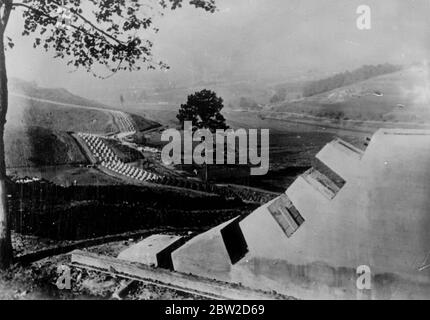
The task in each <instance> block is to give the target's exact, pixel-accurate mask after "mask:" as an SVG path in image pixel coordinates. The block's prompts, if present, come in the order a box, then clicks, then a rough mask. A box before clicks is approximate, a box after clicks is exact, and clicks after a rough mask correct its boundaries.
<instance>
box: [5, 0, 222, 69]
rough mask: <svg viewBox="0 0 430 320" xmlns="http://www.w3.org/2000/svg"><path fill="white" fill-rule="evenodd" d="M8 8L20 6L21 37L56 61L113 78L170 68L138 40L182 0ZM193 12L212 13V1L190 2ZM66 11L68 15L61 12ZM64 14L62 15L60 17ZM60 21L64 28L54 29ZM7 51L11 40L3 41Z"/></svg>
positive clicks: (75, 0) (53, 1)
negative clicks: (117, 74)
mask: <svg viewBox="0 0 430 320" xmlns="http://www.w3.org/2000/svg"><path fill="white" fill-rule="evenodd" d="M4 2H5V3H6V5H7V4H8V3H9V5H10V9H11V10H15V9H18V8H22V9H24V10H22V16H23V18H24V30H23V32H22V35H23V36H29V35H31V34H36V36H35V38H34V43H33V46H34V47H35V48H36V47H41V48H43V49H45V50H46V51H49V50H52V51H53V52H54V53H55V57H56V58H63V59H66V60H67V64H68V65H71V66H74V67H76V68H78V67H83V68H84V69H86V70H87V71H89V72H91V73H93V74H94V75H96V76H99V77H100V73H101V72H95V71H94V67H95V66H97V65H99V66H103V67H106V68H107V71H108V74H109V75H111V74H113V73H115V72H117V71H119V70H140V69H141V68H142V67H146V68H148V69H155V68H168V66H167V64H165V63H164V62H162V61H158V60H156V59H154V57H153V55H152V47H153V42H152V41H151V40H149V39H146V38H144V37H142V33H139V31H148V32H149V31H153V32H154V33H156V32H158V28H157V27H156V26H155V25H154V17H155V16H156V15H157V14H160V15H162V14H163V9H172V10H175V9H177V8H179V7H181V6H182V4H183V2H186V1H185V0H147V1H141V0H86V1H83V0H22V1H20V2H19V3H13V2H12V1H8V0H5V1H4ZM188 3H189V4H190V5H192V6H194V7H196V8H201V9H203V10H206V11H208V12H214V11H215V10H216V7H215V0H188ZM61 8H64V10H67V12H69V13H70V19H69V20H70V21H64V20H65V18H68V16H64V12H65V11H63V13H62V12H61V10H60V11H59V9H61ZM59 15H63V17H61V16H60V17H59ZM59 19H60V20H62V22H63V23H66V22H67V23H66V24H65V27H63V28H61V27H58V26H59V24H58V22H59ZM7 43H8V45H9V47H13V45H14V43H13V39H11V38H7Z"/></svg>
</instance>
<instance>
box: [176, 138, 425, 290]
mask: <svg viewBox="0 0 430 320" xmlns="http://www.w3.org/2000/svg"><path fill="white" fill-rule="evenodd" d="M337 147H338V144H337V143H336V145H333V143H331V144H329V145H328V146H327V147H325V148H324V149H323V150H322V151H321V153H320V154H319V155H318V156H317V157H319V158H320V159H321V160H324V159H326V160H327V161H326V162H325V164H326V165H328V166H329V167H330V166H332V167H333V168H332V169H333V170H334V171H335V172H336V173H338V174H339V175H341V176H342V178H343V179H344V180H345V181H346V183H345V185H344V186H343V187H342V188H341V189H340V190H338V191H337V193H336V194H335V196H334V197H333V198H332V199H330V198H328V197H327V196H325V195H324V193H323V192H321V190H320V189H319V188H316V187H315V185H312V184H310V183H309V182H308V181H307V180H306V179H304V178H303V177H299V178H298V179H297V180H296V181H295V182H294V183H293V184H292V185H291V186H290V187H289V188H288V190H287V191H286V195H287V197H288V198H289V199H290V200H291V202H292V203H293V205H294V207H295V208H296V209H297V210H298V211H299V213H300V214H301V216H302V217H303V219H304V220H305V221H304V223H303V224H302V225H301V226H300V227H299V228H298V229H297V231H296V232H295V233H294V234H292V235H291V236H290V237H287V236H286V234H285V233H284V232H283V230H282V229H281V228H280V226H279V225H278V223H277V222H276V220H275V219H274V218H273V216H272V215H271V214H270V212H269V211H268V209H267V207H268V205H270V203H271V202H270V203H268V204H265V205H263V206H261V207H260V208H258V209H257V210H256V211H254V212H253V213H251V214H250V215H249V216H248V217H246V218H245V219H243V220H242V221H240V223H239V225H240V227H241V230H242V233H243V236H244V238H245V240H246V244H247V246H248V250H249V252H248V253H247V254H246V256H245V257H244V258H243V259H241V260H240V261H239V262H238V263H236V264H234V265H228V264H227V262H228V259H226V258H225V257H224V258H223V259H218V258H215V257H216V256H221V255H222V254H223V253H222V252H223V251H225V248H224V247H223V243H222V242H221V240H220V236H219V227H217V228H215V229H213V230H210V231H209V232H207V233H204V234H202V235H199V236H197V237H196V238H194V239H193V243H192V246H191V245H190V246H188V247H183V248H181V249H179V250H180V251H177V252H175V255H174V257H173V261H174V265H175V269H176V270H178V271H183V272H192V273H193V272H196V273H197V272H198V274H199V275H203V276H208V277H214V278H219V279H229V280H230V281H234V282H241V283H243V284H246V285H248V286H250V287H255V288H261V289H266V290H276V291H279V292H283V293H286V294H289V295H296V296H298V297H302V298H357V297H362V294H363V293H362V292H361V291H360V292H359V291H357V289H356V279H357V275H356V268H357V267H358V266H360V265H368V266H369V267H370V269H371V272H372V276H373V278H372V290H371V291H369V292H368V293H367V295H365V296H366V297H370V298H430V286H429V285H430V267H429V268H426V267H425V266H426V265H427V264H430V258H429V253H430V232H429V230H430V197H429V195H430V131H416V130H380V131H378V132H377V133H376V134H375V135H374V137H373V138H372V140H371V142H370V144H369V147H368V149H367V150H366V152H365V153H364V155H358V154H357V155H358V156H354V153H352V154H351V153H350V154H348V152H342V151H339V149H338V148H337ZM333 150H336V152H335V154H334V155H335V156H334V155H333V157H331V156H329V151H330V152H332V151H333ZM206 249H207V250H206ZM197 253H198V254H197ZM426 259H428V261H426ZM178 260H180V261H182V262H183V263H179V264H176V263H175V261H178ZM219 261H222V263H221V262H219ZM187 262H188V263H187ZM218 262H219V264H218ZM221 266H222V267H221ZM420 270H421V271H420ZM227 273H228V274H227Z"/></svg>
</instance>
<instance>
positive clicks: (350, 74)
mask: <svg viewBox="0 0 430 320" xmlns="http://www.w3.org/2000/svg"><path fill="white" fill-rule="evenodd" d="M401 68H402V67H401V66H397V65H392V64H389V63H385V64H378V65H376V66H372V65H364V66H362V67H360V68H358V69H356V70H353V71H346V72H343V73H338V74H335V75H334V76H331V77H328V78H325V79H321V80H317V81H312V82H309V83H308V84H307V85H305V87H304V88H303V96H304V97H310V96H313V95H316V94H319V93H323V92H327V91H330V90H333V89H336V88H340V87H343V86H347V85H350V84H353V83H356V82H359V81H363V80H366V79H370V78H373V77H376V76H380V75H383V74H387V73H392V72H396V71H399V70H401Z"/></svg>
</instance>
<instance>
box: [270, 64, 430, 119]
mask: <svg viewBox="0 0 430 320" xmlns="http://www.w3.org/2000/svg"><path fill="white" fill-rule="evenodd" d="M429 90H430V89H429V77H428V73H427V72H426V69H425V68H423V67H412V68H409V69H406V70H402V71H399V72H396V73H392V74H388V75H383V76H379V77H375V78H372V79H369V80H366V81H362V82H359V83H356V84H353V85H349V86H345V87H342V88H338V89H335V90H332V91H329V92H325V93H322V94H318V95H315V96H312V97H309V98H304V99H300V100H296V101H290V102H284V103H280V104H276V105H273V106H272V108H271V110H273V111H283V112H298V113H305V114H310V115H313V116H320V117H329V118H340V119H357V120H379V121H384V120H385V121H419V122H424V121H429V120H430V111H429V109H428V107H427V103H428V102H429V93H428V91H429ZM375 92H380V93H382V96H378V95H376V94H375Z"/></svg>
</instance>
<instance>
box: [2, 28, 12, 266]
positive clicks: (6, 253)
mask: <svg viewBox="0 0 430 320" xmlns="http://www.w3.org/2000/svg"><path fill="white" fill-rule="evenodd" d="M4 28H5V25H2V26H0V269H5V268H8V267H9V266H10V264H11V262H12V259H13V250H12V242H11V235H10V225H9V210H8V201H7V190H6V162H5V148H4V127H5V124H6V113H7V108H8V88H7V72H6V57H5V51H4V49H5V48H4Z"/></svg>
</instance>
